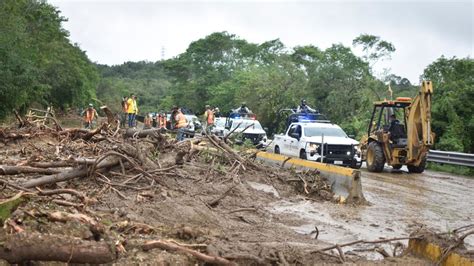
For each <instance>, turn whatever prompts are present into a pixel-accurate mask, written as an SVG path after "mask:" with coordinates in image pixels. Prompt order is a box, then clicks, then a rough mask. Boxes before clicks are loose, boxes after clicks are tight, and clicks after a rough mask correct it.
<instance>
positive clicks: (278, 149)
mask: <svg viewBox="0 0 474 266" xmlns="http://www.w3.org/2000/svg"><path fill="white" fill-rule="evenodd" d="M275 154H280V147H278V146H275Z"/></svg>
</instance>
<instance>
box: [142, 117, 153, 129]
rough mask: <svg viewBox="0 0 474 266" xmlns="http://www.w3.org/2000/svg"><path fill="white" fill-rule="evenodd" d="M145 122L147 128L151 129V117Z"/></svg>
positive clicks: (146, 118)
mask: <svg viewBox="0 0 474 266" xmlns="http://www.w3.org/2000/svg"><path fill="white" fill-rule="evenodd" d="M143 122H144V124H145V126H147V127H151V117H149V116H146V117H145V119H144V121H143Z"/></svg>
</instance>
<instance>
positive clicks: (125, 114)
mask: <svg viewBox="0 0 474 266" xmlns="http://www.w3.org/2000/svg"><path fill="white" fill-rule="evenodd" d="M205 109H206V110H205V111H204V130H206V132H207V133H210V131H211V129H212V128H213V127H214V124H215V118H216V117H220V116H221V114H220V110H219V108H218V107H215V108H211V106H210V105H206V108H205ZM232 112H234V113H240V114H251V113H252V111H251V110H250V109H249V108H248V107H247V103H245V102H243V103H242V104H241V106H240V107H238V108H236V109H233V110H232ZM296 112H298V113H300V112H301V113H303V112H316V110H315V109H313V108H311V107H309V106H308V105H307V103H306V100H304V99H303V100H301V104H300V105H299V106H298V107H297V109H296ZM137 115H138V105H137V96H136V95H135V94H133V93H132V94H130V96H124V97H123V98H122V113H121V115H120V124H121V127H122V128H125V125H128V127H129V128H136V126H137V122H136V116H137ZM82 116H83V117H84V122H85V127H86V128H92V127H93V122H94V120H95V119H97V117H98V114H97V111H96V110H95V108H94V106H93V104H89V106H88V108H87V109H85V110H84V111H83V112H82ZM169 122H170V128H173V129H177V130H178V133H177V136H176V138H177V140H179V141H181V140H183V139H184V134H185V128H186V127H187V125H188V121H187V119H186V116H185V115H184V114H183V111H182V110H181V108H179V107H177V106H175V107H173V109H172V110H171V115H170V121H169ZM143 124H144V129H147V128H152V127H157V128H166V127H167V115H166V113H165V112H163V111H161V112H159V113H157V114H156V115H155V116H153V115H152V114H151V113H147V114H146V115H145V117H144V121H143Z"/></svg>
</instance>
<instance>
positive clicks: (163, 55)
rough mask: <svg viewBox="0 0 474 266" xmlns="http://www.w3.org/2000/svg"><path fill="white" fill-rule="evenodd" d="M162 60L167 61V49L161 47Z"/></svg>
mask: <svg viewBox="0 0 474 266" xmlns="http://www.w3.org/2000/svg"><path fill="white" fill-rule="evenodd" d="M161 60H165V47H164V46H161Z"/></svg>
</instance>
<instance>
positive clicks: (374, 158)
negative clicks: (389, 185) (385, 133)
mask: <svg viewBox="0 0 474 266" xmlns="http://www.w3.org/2000/svg"><path fill="white" fill-rule="evenodd" d="M384 165H385V155H384V154H383V149H382V146H381V145H380V144H379V143H377V142H376V141H372V142H371V143H370V144H369V146H368V147H367V170H369V172H376V173H380V172H382V170H383V167H384Z"/></svg>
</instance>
